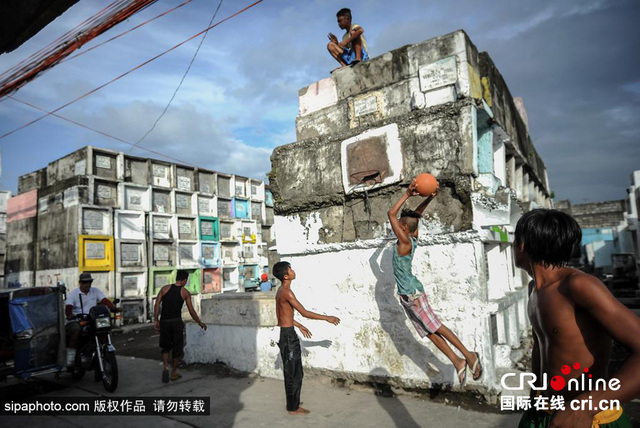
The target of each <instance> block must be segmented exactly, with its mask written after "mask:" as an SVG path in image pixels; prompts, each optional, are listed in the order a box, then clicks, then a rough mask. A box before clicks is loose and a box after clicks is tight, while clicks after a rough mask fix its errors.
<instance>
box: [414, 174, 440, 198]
mask: <svg viewBox="0 0 640 428" xmlns="http://www.w3.org/2000/svg"><path fill="white" fill-rule="evenodd" d="M416 181H417V186H416V190H417V191H418V193H419V194H420V196H430V195H432V194H433V192H435V191H436V189H437V188H438V180H436V178H435V177H434V176H433V175H431V174H429V173H428V172H423V173H422V174H419V175H418V176H417V177H416Z"/></svg>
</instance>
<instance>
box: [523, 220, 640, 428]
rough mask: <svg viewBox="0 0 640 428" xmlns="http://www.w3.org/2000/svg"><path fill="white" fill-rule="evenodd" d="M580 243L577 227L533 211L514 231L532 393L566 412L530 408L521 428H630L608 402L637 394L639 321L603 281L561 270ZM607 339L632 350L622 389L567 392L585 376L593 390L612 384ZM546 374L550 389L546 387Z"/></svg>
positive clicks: (622, 370)
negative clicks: (525, 282)
mask: <svg viewBox="0 0 640 428" xmlns="http://www.w3.org/2000/svg"><path fill="white" fill-rule="evenodd" d="M581 240H582V231H581V229H580V226H579V225H578V223H577V222H576V221H575V220H574V219H573V218H572V217H571V216H569V215H568V214H565V213H563V212H561V211H556V210H547V209H535V210H532V211H529V212H528V213H526V214H524V215H523V216H522V217H521V218H520V220H518V223H517V225H516V231H515V240H514V258H515V262H516V266H518V267H519V268H520V269H523V270H525V271H526V272H527V273H528V274H529V276H531V277H532V278H533V280H532V281H531V282H530V283H529V308H528V313H529V319H530V320H531V327H532V329H533V352H532V356H531V359H532V371H533V373H534V374H535V375H536V378H537V380H536V386H537V387H544V386H546V389H544V390H540V391H537V392H538V393H541V394H542V395H543V396H544V397H546V398H547V402H548V399H549V398H550V396H561V397H563V399H564V410H558V411H556V412H554V411H551V410H550V409H548V408H547V409H546V410H542V409H541V410H538V411H536V408H535V407H531V408H529V410H527V411H526V412H525V413H524V414H523V415H522V419H521V420H520V425H519V427H520V428H538V427H540V428H542V427H576V428H581V427H584V428H588V427H591V426H595V427H600V428H604V427H612V428H613V427H616V428H618V427H620V428H622V427H631V423H630V422H629V419H628V418H627V416H626V415H625V414H624V412H623V411H622V408H621V407H620V406H619V405H617V406H616V405H615V404H614V403H613V402H612V400H614V401H615V400H618V404H619V403H622V402H626V401H630V400H632V399H634V398H636V397H638V395H640V319H638V317H637V316H636V315H635V314H634V313H633V312H631V311H630V310H629V309H627V308H626V307H625V306H624V305H622V304H621V303H620V302H619V301H618V300H616V299H615V297H613V295H612V294H611V293H610V292H609V290H608V289H607V287H605V285H604V284H603V283H602V282H600V280H598V279H597V278H595V277H593V276H591V275H588V274H586V273H584V272H581V271H579V270H577V269H573V268H568V267H565V266H566V264H567V262H568V261H569V259H570V258H571V254H572V252H573V250H574V249H575V248H576V247H577V246H578V245H579V244H580V242H581ZM612 338H613V339H615V340H616V341H617V342H618V343H620V344H622V345H624V346H625V347H626V348H628V349H629V350H630V351H631V356H630V357H629V358H628V359H627V360H626V362H625V363H624V365H623V366H622V367H621V368H620V370H619V371H618V372H617V373H616V376H615V377H616V379H618V380H619V389H616V388H610V387H606V388H602V387H600V388H595V389H596V390H594V391H591V390H586V391H582V390H579V388H576V387H573V388H572V389H571V390H570V389H569V385H568V384H569V381H570V380H571V382H575V381H573V380H572V379H576V378H577V379H580V377H582V376H584V380H585V381H587V380H588V381H591V382H593V385H596V381H597V380H601V382H602V380H605V381H607V380H609V373H608V369H609V358H610V355H611V346H612V340H611V339H612ZM544 375H546V379H547V382H548V384H547V385H543V376H544ZM587 376H588V378H587ZM580 383H582V382H580ZM563 384H566V387H564V388H563V387H562V385H563ZM585 384H588V383H587V382H585ZM585 384H583V385H585ZM608 385H611V384H610V383H608ZM532 395H535V391H532ZM541 398H542V397H541ZM585 404H586V405H585ZM599 406H606V407H601V408H599ZM607 408H609V409H607Z"/></svg>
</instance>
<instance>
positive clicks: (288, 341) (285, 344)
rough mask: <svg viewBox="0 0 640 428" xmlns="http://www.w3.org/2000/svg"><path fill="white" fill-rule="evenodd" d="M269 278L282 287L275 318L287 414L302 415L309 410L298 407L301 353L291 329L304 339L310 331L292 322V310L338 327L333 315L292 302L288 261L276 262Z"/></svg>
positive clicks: (292, 274)
mask: <svg viewBox="0 0 640 428" xmlns="http://www.w3.org/2000/svg"><path fill="white" fill-rule="evenodd" d="M273 276H275V277H276V278H278V279H279V280H280V282H281V283H282V285H281V286H280V288H278V292H277V293H276V315H277V316H278V326H279V327H280V341H279V342H278V347H279V348H280V356H281V357H282V370H283V371H284V390H285V393H286V395H287V411H288V412H289V414H291V415H306V414H307V413H309V410H307V409H303V408H302V407H300V391H301V389H302V377H303V373H302V354H301V351H300V340H299V339H298V335H297V334H296V332H295V330H294V329H293V327H294V326H295V327H298V328H299V329H300V331H301V332H302V334H303V335H304V337H306V338H310V337H311V332H310V331H309V330H308V329H307V328H306V327H305V326H303V325H302V324H300V323H298V322H297V321H294V319H293V310H294V309H295V310H296V311H298V312H299V313H300V315H302V316H303V317H305V318H309V319H312V320H324V321H326V322H328V323H331V324H334V325H338V324H340V319H339V318H337V317H333V316H327V315H320V314H316V313H314V312H310V311H307V310H306V309H305V308H304V306H302V304H301V303H300V302H299V301H298V299H296V295H295V294H293V291H291V281H293V280H294V279H296V273H295V271H294V270H293V269H291V265H290V264H289V263H288V262H278V263H276V264H275V265H274V266H273Z"/></svg>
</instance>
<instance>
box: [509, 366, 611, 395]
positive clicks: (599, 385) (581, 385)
mask: <svg viewBox="0 0 640 428" xmlns="http://www.w3.org/2000/svg"><path fill="white" fill-rule="evenodd" d="M573 370H575V371H578V370H580V363H573ZM560 371H561V372H562V374H563V375H565V376H567V375H568V374H570V373H571V367H570V366H569V365H567V364H565V365H564V366H562V367H561V369H560ZM582 373H583V375H582V376H580V380H578V379H577V378H574V379H570V380H569V382H567V381H566V380H565V379H564V378H563V377H562V376H559V375H556V376H554V377H552V378H551V382H547V374H546V373H543V374H542V385H541V386H536V385H535V383H536V381H537V379H538V378H537V376H536V375H535V373H520V384H519V385H518V386H515V387H513V386H508V385H507V384H506V380H507V379H509V378H511V377H516V376H517V374H516V373H507V374H505V375H503V376H502V379H501V383H502V387H503V388H504V389H506V390H509V391H516V390H520V391H521V390H523V389H524V385H525V383H527V384H529V387H531V389H533V390H534V391H540V390H543V391H545V390H546V389H547V384H549V385H550V386H551V388H553V389H555V390H556V391H560V390H562V389H564V388H565V387H566V386H568V390H569V391H593V390H595V391H598V390H603V391H605V390H607V389H609V390H612V391H617V390H618V389H620V380H619V379H616V378H611V379H610V380H609V382H607V381H606V380H605V379H598V380H596V382H595V384H594V382H593V380H592V379H591V378H592V377H593V375H592V374H591V373H589V367H585V368H584V369H583V372H582ZM587 374H588V375H589V379H588V380H587V379H586V375H587ZM527 378H528V379H527Z"/></svg>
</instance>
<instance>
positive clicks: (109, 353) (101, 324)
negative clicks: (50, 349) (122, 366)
mask: <svg viewBox="0 0 640 428" xmlns="http://www.w3.org/2000/svg"><path fill="white" fill-rule="evenodd" d="M114 303H117V301H116V302H114ZM112 311H113V312H116V311H117V309H113V310H109V308H107V307H106V306H105V305H102V304H99V305H97V306H94V307H93V308H91V310H90V311H89V314H79V315H77V316H76V320H77V321H78V322H79V324H80V334H79V336H78V343H77V350H76V357H75V361H74V364H73V365H72V366H70V367H67V371H69V372H70V373H71V374H72V376H73V377H74V378H76V379H81V378H82V377H83V376H84V375H85V373H86V372H87V371H89V370H93V371H94V381H96V382H99V381H102V385H103V386H104V389H106V390H107V391H108V392H114V391H115V390H116V388H117V387H118V362H117V361H116V348H115V347H114V346H113V344H112V343H111V335H110V331H111V328H112V326H113V321H112V317H111V314H112Z"/></svg>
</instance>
